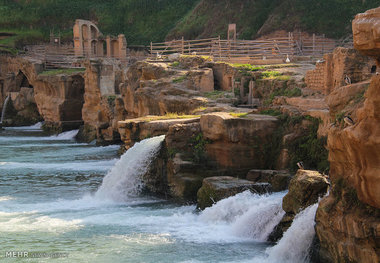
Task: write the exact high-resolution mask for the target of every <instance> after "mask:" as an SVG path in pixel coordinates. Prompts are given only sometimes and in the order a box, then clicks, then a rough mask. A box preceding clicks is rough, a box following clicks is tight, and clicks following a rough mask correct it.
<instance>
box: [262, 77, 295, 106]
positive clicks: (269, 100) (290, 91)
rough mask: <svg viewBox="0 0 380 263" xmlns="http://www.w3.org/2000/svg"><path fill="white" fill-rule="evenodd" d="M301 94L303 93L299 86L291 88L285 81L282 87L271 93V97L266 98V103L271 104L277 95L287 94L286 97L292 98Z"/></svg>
mask: <svg viewBox="0 0 380 263" xmlns="http://www.w3.org/2000/svg"><path fill="white" fill-rule="evenodd" d="M301 95H302V91H301V90H300V89H299V88H297V87H294V88H289V87H288V86H287V84H286V82H285V83H284V85H283V87H281V88H280V89H275V90H274V91H273V92H272V93H271V94H270V95H269V97H268V98H267V99H266V100H264V105H270V104H271V103H272V102H273V99H274V98H275V97H277V96H285V97H288V98H291V97H299V96H301Z"/></svg>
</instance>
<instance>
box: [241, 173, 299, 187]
mask: <svg viewBox="0 0 380 263" xmlns="http://www.w3.org/2000/svg"><path fill="white" fill-rule="evenodd" d="M291 178H292V176H291V174H290V173H289V172H288V171H286V170H257V169H253V170H250V171H249V172H248V174H247V177H246V179H247V180H249V181H252V182H256V183H269V184H270V185H271V186H272V191H274V192H279V191H284V190H286V189H288V185H289V182H290V179H291Z"/></svg>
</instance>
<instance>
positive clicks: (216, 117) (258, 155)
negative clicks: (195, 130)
mask: <svg viewBox="0 0 380 263" xmlns="http://www.w3.org/2000/svg"><path fill="white" fill-rule="evenodd" d="M277 125H278V121H277V119H276V118H275V117H272V116H267V115H257V114H249V115H247V116H246V117H244V118H237V117H233V116H232V115H231V114H230V113H227V112H219V113H210V114H205V115H202V117H201V131H202V132H203V136H204V138H205V139H207V140H210V142H211V143H209V144H207V145H206V152H207V155H208V156H209V157H210V158H211V159H212V160H215V161H216V163H217V164H218V167H220V168H223V169H233V170H234V171H235V172H237V170H241V172H242V173H241V175H244V176H245V175H246V174H247V172H248V170H250V169H252V168H265V163H266V158H267V157H269V156H266V153H265V150H266V148H268V147H270V146H269V144H270V143H271V140H272V139H273V138H272V137H271V136H272V133H273V132H274V131H275V129H276V128H277ZM269 158H270V157H269Z"/></svg>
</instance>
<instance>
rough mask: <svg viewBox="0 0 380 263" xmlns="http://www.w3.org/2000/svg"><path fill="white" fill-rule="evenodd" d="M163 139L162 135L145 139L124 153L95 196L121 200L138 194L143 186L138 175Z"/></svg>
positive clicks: (147, 164)
mask: <svg viewBox="0 0 380 263" xmlns="http://www.w3.org/2000/svg"><path fill="white" fill-rule="evenodd" d="M164 139H165V136H164V135H163V136H157V137H153V138H149V139H145V140H143V141H141V142H139V143H136V144H135V145H134V146H133V147H132V148H130V149H129V150H128V151H127V152H126V153H124V154H123V155H122V156H121V158H120V160H119V161H117V163H116V164H115V166H114V167H112V169H111V171H109V172H108V174H107V175H106V176H105V177H104V179H103V183H102V185H101V186H100V188H99V189H98V191H97V192H96V193H95V198H100V199H111V200H114V201H117V202H121V201H126V200H128V197H129V196H136V195H137V194H139V192H140V190H141V189H142V186H143V185H142V181H141V178H140V176H141V175H143V174H144V173H145V172H146V171H147V169H148V168H149V164H150V162H151V161H152V158H153V157H154V156H155V155H156V154H157V152H158V151H159V149H160V146H161V143H162V141H163V140H164Z"/></svg>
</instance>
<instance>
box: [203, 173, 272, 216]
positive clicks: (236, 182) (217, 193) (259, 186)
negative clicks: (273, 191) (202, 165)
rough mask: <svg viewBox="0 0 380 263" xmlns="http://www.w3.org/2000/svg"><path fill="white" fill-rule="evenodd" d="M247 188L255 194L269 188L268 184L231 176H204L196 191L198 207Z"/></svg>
mask: <svg viewBox="0 0 380 263" xmlns="http://www.w3.org/2000/svg"><path fill="white" fill-rule="evenodd" d="M247 190H248V191H251V192H253V193H257V194H263V193H267V192H268V191H269V190H270V184H268V183H253V182H250V181H247V180H243V179H238V178H235V177H231V176H215V177H208V178H205V179H204V180H203V184H202V187H201V188H200V189H199V191H198V193H197V204H198V208H199V209H202V210H203V209H205V208H206V207H210V206H212V205H213V204H215V203H216V202H218V201H220V200H222V199H224V198H227V197H230V196H233V195H236V194H238V193H241V192H244V191H247Z"/></svg>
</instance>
